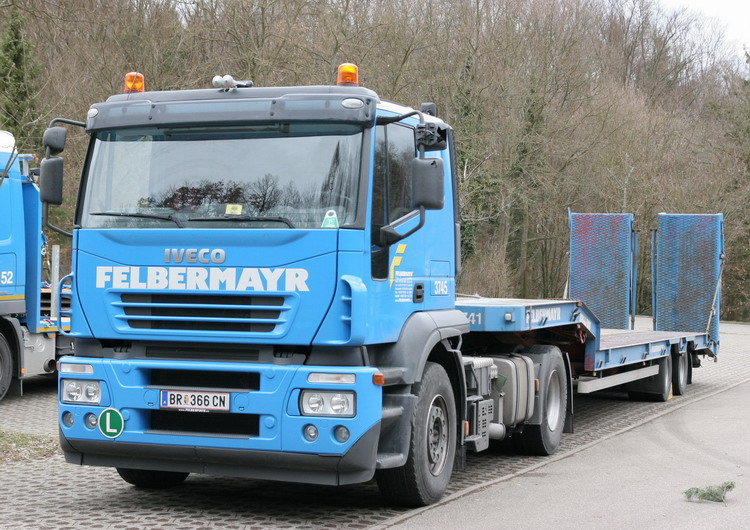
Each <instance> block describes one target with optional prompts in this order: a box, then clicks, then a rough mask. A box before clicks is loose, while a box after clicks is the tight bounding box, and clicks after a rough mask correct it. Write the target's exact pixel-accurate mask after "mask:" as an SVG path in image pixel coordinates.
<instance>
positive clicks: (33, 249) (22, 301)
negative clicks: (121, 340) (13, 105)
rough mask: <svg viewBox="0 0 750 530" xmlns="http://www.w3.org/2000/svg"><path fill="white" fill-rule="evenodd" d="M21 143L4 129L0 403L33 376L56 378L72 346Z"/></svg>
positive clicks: (29, 160) (0, 154)
mask: <svg viewBox="0 0 750 530" xmlns="http://www.w3.org/2000/svg"><path fill="white" fill-rule="evenodd" d="M15 143H16V142H15V138H14V137H13V135H12V134H11V133H10V132H7V131H0V400H2V399H3V397H5V395H6V394H7V393H8V392H9V391H11V392H13V393H16V394H22V393H23V382H24V380H26V379H28V378H30V377H34V376H38V375H45V374H50V375H52V374H54V373H55V363H56V361H57V358H58V357H59V356H60V355H63V354H68V353H71V350H70V348H71V345H72V344H71V339H70V338H69V337H66V336H60V335H59V333H58V331H59V330H58V326H59V320H58V318H57V315H56V311H55V307H54V305H53V303H52V300H53V293H52V291H53V290H52V289H51V288H49V287H43V285H42V272H43V271H42V268H43V259H44V257H43V252H45V253H46V247H47V245H46V242H45V240H44V236H43V234H42V205H41V202H40V201H39V188H38V187H37V185H36V184H35V183H34V182H33V178H32V175H31V173H32V168H31V165H32V164H33V161H34V157H33V156H32V155H24V154H18V153H17V152H16V149H15ZM53 268H54V270H57V267H56V266H54V267H53ZM50 272H51V271H50ZM53 275H54V274H51V275H50V280H52V279H53V278H52V276H53Z"/></svg>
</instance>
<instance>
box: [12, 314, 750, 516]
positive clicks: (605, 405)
mask: <svg viewBox="0 0 750 530" xmlns="http://www.w3.org/2000/svg"><path fill="white" fill-rule="evenodd" d="M748 339H750V325H745V324H734V323H722V346H721V356H720V362H718V363H713V362H710V361H707V360H706V361H704V366H703V367H702V368H700V369H698V370H695V371H694V373H693V381H694V383H693V384H692V385H691V386H690V387H688V392H687V394H686V395H684V396H679V397H675V398H674V399H672V400H671V401H669V402H667V403H637V402H630V401H629V400H628V399H627V396H626V395H625V394H624V393H616V392H608V393H607V392H605V393H599V394H596V395H593V396H591V395H588V396H576V424H575V425H576V432H575V433H574V434H567V435H565V436H564V437H563V443H562V446H561V448H560V450H559V451H558V453H557V454H556V455H555V457H553V458H550V457H548V458H543V457H528V456H519V455H513V454H498V453H493V452H485V453H479V454H476V455H469V458H468V465H467V469H466V470H465V471H462V472H457V473H454V475H453V479H452V482H451V485H450V487H449V491H448V493H447V495H449V496H450V495H465V494H470V493H471V492H472V491H474V490H478V489H483V488H485V487H487V486H488V485H490V484H494V483H497V482H500V481H502V480H504V479H505V478H507V477H508V476H510V475H514V474H518V473H523V472H528V471H531V470H534V469H537V468H539V467H540V466H542V465H544V464H546V463H549V462H551V461H553V460H559V459H560V458H564V457H565V456H566V455H570V454H572V453H574V452H578V451H580V450H581V449H583V448H586V447H590V446H591V445H592V444H596V443H598V442H599V441H601V440H604V439H607V438H610V437H612V436H615V435H617V434H618V433H621V432H624V431H626V430H629V429H632V428H633V427H635V426H637V425H640V424H642V423H644V422H645V421H648V420H650V419H653V418H655V417H658V416H661V415H663V414H667V413H669V412H670V411H672V410H676V409H677V408H681V407H682V406H684V405H686V404H688V403H692V402H694V401H698V400H701V399H704V398H706V397H708V396H711V395H714V394H717V393H719V392H722V391H724V390H727V389H728V388H731V387H734V386H737V385H739V384H741V383H743V382H746V381H750V362H748V360H747V358H746V354H747V350H746V348H745V343H746V342H747V341H748ZM0 431H4V432H5V433H6V436H7V434H8V433H23V434H28V435H35V436H32V437H24V438H23V439H21V438H16V437H12V439H14V440H16V441H14V442H7V443H6V442H3V439H4V437H2V436H0V452H2V453H6V451H7V455H6V457H4V458H3V459H2V460H0V465H1V466H2V467H1V469H2V478H3V480H2V483H0V499H3V502H0V528H81V527H82V525H84V526H85V527H86V528H242V529H252V528H261V527H263V528H268V527H273V528H341V527H346V528H370V527H387V526H389V525H390V524H392V523H394V522H397V521H399V520H401V519H402V518H403V517H404V516H406V515H408V514H409V512H410V510H408V509H403V508H392V507H389V506H387V505H386V504H385V503H384V501H383V500H382V499H381V497H380V495H379V493H378V491H377V487H376V485H375V484H374V483H373V482H370V483H367V484H361V485H355V486H347V487H341V488H335V487H326V486H309V485H299V484H287V483H280V482H268V481H257V480H248V479H238V478H226V477H213V476H203V475H191V477H190V478H189V479H188V480H187V481H186V482H185V483H184V484H183V485H181V486H179V487H177V488H174V489H170V490H165V491H158V492H154V491H146V490H138V489H135V488H133V487H132V486H130V485H128V484H126V483H125V482H123V481H122V480H121V479H120V478H119V476H118V475H117V473H116V472H115V471H114V470H112V469H108V468H92V467H76V466H73V465H70V464H66V463H65V462H64V461H63V458H62V456H61V455H60V453H59V452H58V451H56V450H55V449H51V448H52V447H54V444H55V439H56V434H57V423H56V400H55V384H54V382H53V381H50V380H48V379H41V380H34V381H32V382H30V383H29V384H27V385H26V386H25V395H24V396H23V397H15V396H9V397H6V398H5V400H3V401H2V402H0ZM14 443H15V446H14V447H12V450H11V449H9V448H11V445H12V444H14ZM4 444H5V445H4ZM50 453H52V454H51V455H50Z"/></svg>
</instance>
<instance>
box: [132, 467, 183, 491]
mask: <svg viewBox="0 0 750 530" xmlns="http://www.w3.org/2000/svg"><path fill="white" fill-rule="evenodd" d="M117 472H118V473H119V474H120V476H121V477H122V479H123V480H124V481H125V482H127V483H128V484H132V485H133V486H137V487H139V488H147V489H165V488H171V487H173V486H177V485H178V484H182V483H183V482H185V479H186V478H188V475H189V474H190V473H180V472H177V471H151V470H148V469H127V468H124V467H118V468H117Z"/></svg>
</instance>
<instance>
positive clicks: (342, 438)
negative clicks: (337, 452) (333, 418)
mask: <svg viewBox="0 0 750 530" xmlns="http://www.w3.org/2000/svg"><path fill="white" fill-rule="evenodd" d="M333 435H334V436H335V437H336V440H337V441H339V442H341V443H345V442H347V441H349V436H350V435H349V429H347V428H346V427H344V426H343V425H339V426H338V427H336V430H335V431H333Z"/></svg>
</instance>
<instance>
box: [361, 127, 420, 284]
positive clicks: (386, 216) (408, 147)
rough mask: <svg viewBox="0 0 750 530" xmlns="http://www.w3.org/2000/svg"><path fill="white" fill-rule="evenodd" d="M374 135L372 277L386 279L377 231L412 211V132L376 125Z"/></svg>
mask: <svg viewBox="0 0 750 530" xmlns="http://www.w3.org/2000/svg"><path fill="white" fill-rule="evenodd" d="M375 134H376V136H375V167H374V169H373V186H372V187H373V190H372V232H371V240H372V246H371V249H372V262H371V265H372V278H373V279H380V280H382V279H385V278H387V277H388V248H387V247H385V248H384V247H381V246H380V244H379V241H380V229H381V228H382V227H383V226H385V225H387V224H389V223H392V222H393V221H395V220H396V219H398V218H400V217H403V216H404V215H406V214H408V213H409V212H411V211H412V210H413V209H414V205H413V203H412V182H411V181H412V171H411V162H412V160H413V159H414V157H415V156H416V143H415V139H414V129H413V128H411V127H406V126H404V125H401V124H398V123H392V124H390V125H385V126H384V125H380V126H378V127H377V128H376V133H375Z"/></svg>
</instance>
